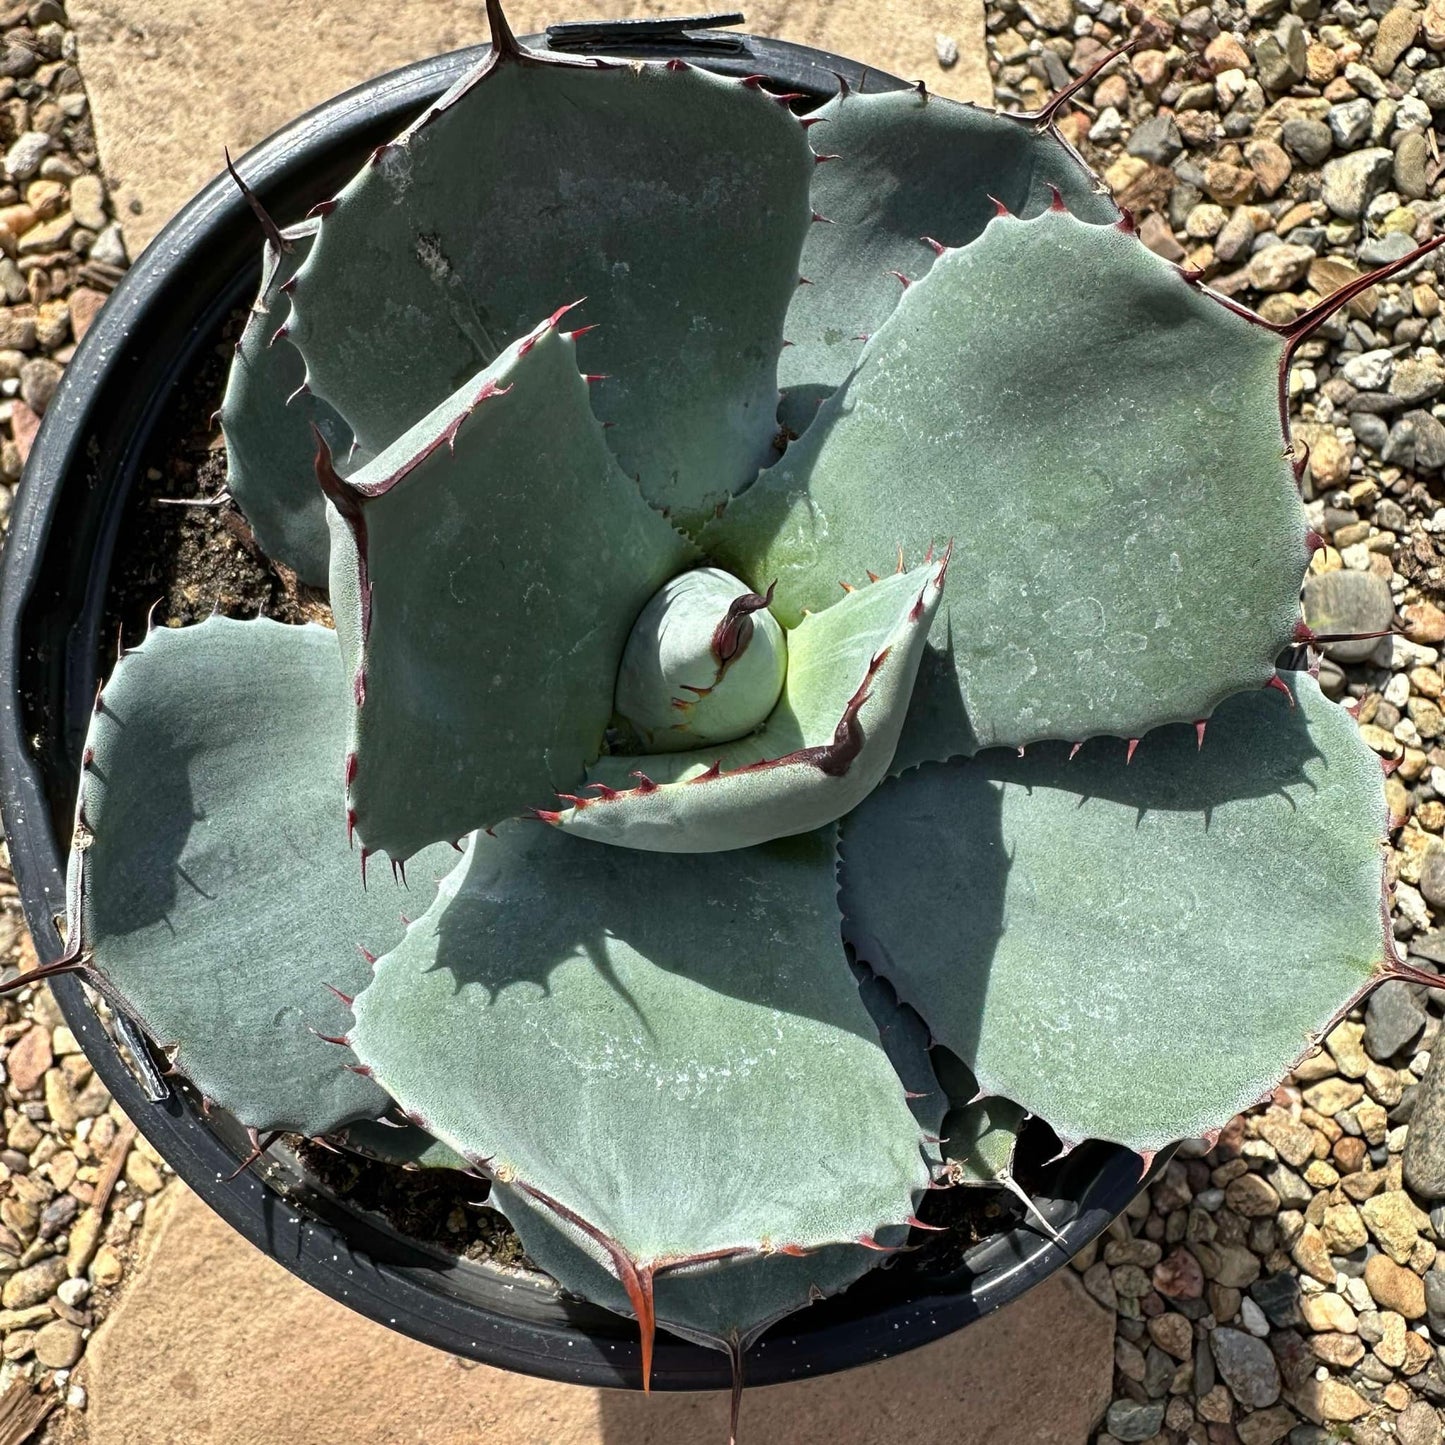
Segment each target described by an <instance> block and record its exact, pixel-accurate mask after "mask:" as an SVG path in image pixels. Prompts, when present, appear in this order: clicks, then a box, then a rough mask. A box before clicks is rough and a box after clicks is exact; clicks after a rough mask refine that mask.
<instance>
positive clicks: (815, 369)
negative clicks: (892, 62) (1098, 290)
mask: <svg viewBox="0 0 1445 1445" xmlns="http://www.w3.org/2000/svg"><path fill="white" fill-rule="evenodd" d="M814 114H815V115H816V116H817V117H818V120H819V128H818V129H817V130H816V131H814V132H813V134H814V135H815V136H816V137H818V139H819V144H820V147H821V149H823V150H825V151H828V152H833V153H836V154H837V157H838V159H837V160H836V161H833V162H830V163H829V164H828V165H826V166H821V167H820V168H819V170H818V175H817V177H816V179H815V180H814V182H813V206H814V209H815V210H816V211H818V213H819V214H821V215H823V216H825V217H827V222H828V223H827V224H819V225H816V226H813V227H812V228H811V229H810V230H809V232H808V238H807V240H806V242H805V243H804V245H803V259H802V271H803V275H804V276H806V277H807V278H808V280H809V281H810V282H811V283H812V284H811V285H809V286H800V287H798V290H797V293H796V294H795V295H794V297H793V304H792V306H791V307H790V308H789V309H788V320H787V326H786V330H787V335H788V340H789V341H790V342H791V343H792V345H791V346H789V347H788V348H787V350H785V351H784V352H783V354H782V356H781V357H780V358H779V360H778V379H779V381H780V383H781V384H782V386H783V387H784V388H785V389H787V391H788V397H787V402H786V405H785V408H784V413H783V415H784V420H785V421H787V422H788V423H789V425H790V428H791V429H792V430H794V431H799V432H801V431H802V430H803V429H804V427H805V426H806V425H807V424H808V423H809V422H810V421H811V420H812V418H813V415H814V413H815V412H816V409H817V404H818V402H819V401H821V400H822V398H823V397H824V396H825V395H827V393H828V392H830V391H831V390H832V389H833V388H835V387H837V386H840V385H841V384H842V383H843V382H844V381H845V380H846V379H847V377H848V374H849V373H850V372H851V371H852V370H853V367H854V366H855V365H856V364H857V361H858V357H859V353H860V352H861V351H862V349H863V342H864V340H865V339H866V338H867V337H868V336H871V335H872V334H873V332H875V331H877V330H878V328H879V327H880V326H881V325H882V324H883V323H884V322H885V321H886V320H887V319H888V317H889V316H890V315H891V314H892V312H893V309H894V307H895V306H896V305H897V304H898V300H899V298H900V297H901V296H902V294H903V288H902V285H901V283H900V282H899V279H898V277H899V275H902V276H906V277H907V278H909V279H910V280H915V281H916V280H917V279H918V278H919V277H920V276H922V275H923V274H924V273H925V272H926V271H927V270H928V268H929V266H930V265H932V263H933V259H934V255H935V252H934V249H933V247H932V246H930V245H929V241H934V242H937V243H939V244H941V245H944V246H966V245H968V244H969V242H970V241H974V240H976V239H977V238H978V237H979V236H980V235H981V234H982V233H983V229H984V227H985V226H987V225H988V223H989V222H990V221H991V220H992V219H993V217H994V216H995V215H996V214H997V210H998V206H999V205H1003V206H1005V207H1006V208H1007V209H1008V210H1009V211H1011V212H1012V213H1013V214H1014V215H1016V216H1036V215H1038V214H1039V213H1040V212H1041V211H1044V210H1046V209H1047V208H1048V207H1049V206H1050V205H1051V204H1052V200H1053V193H1054V190H1055V188H1057V190H1058V192H1059V194H1060V196H1061V197H1062V198H1063V200H1064V202H1065V204H1067V205H1068V207H1069V209H1070V210H1071V211H1073V213H1074V214H1075V215H1076V216H1078V217H1079V218H1080V219H1081V220H1084V221H1095V222H1101V223H1107V222H1110V221H1117V220H1118V219H1119V211H1118V209H1117V207H1116V206H1115V205H1114V203H1113V201H1111V200H1110V199H1109V197H1108V196H1107V194H1105V193H1104V191H1103V188H1102V187H1101V186H1100V184H1099V182H1098V181H1097V180H1096V179H1095V177H1094V176H1092V175H1091V174H1090V173H1089V171H1088V169H1087V167H1086V166H1085V165H1084V163H1083V162H1082V161H1081V160H1080V159H1079V157H1078V156H1077V155H1076V154H1075V153H1074V152H1073V151H1072V150H1071V149H1070V148H1069V146H1068V145H1067V144H1066V143H1065V142H1064V140H1063V139H1062V137H1061V136H1060V135H1059V133H1058V132H1057V131H1056V130H1054V129H1052V128H1049V129H1047V130H1042V131H1041V130H1039V129H1038V128H1037V127H1036V126H1033V125H1030V124H1028V123H1027V122H1024V121H1021V120H1019V119H1018V118H1017V117H1015V116H1006V115H999V114H997V113H996V112H994V111H990V110H983V109H980V108H979V107H977V106H972V105H960V104H958V103H957V102H956V101H951V100H945V99H942V98H941V97H939V96H935V95H922V94H920V93H919V92H917V91H914V90H905V91H890V92H887V93H884V94H878V95H860V94H856V93H853V92H847V93H844V94H843V95H841V96H838V97H836V98H835V99H833V100H831V101H829V102H828V104H827V105H825V106H823V107H822V108H821V109H820V110H818V111H815V112H814ZM925 238H927V239H925Z"/></svg>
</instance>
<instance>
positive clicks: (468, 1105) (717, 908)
mask: <svg viewBox="0 0 1445 1445" xmlns="http://www.w3.org/2000/svg"><path fill="white" fill-rule="evenodd" d="M836 891H837V886H836V880H835V872H834V847H833V837H832V830H828V831H826V832H823V833H818V834H810V835H807V836H805V837H801V838H795V839H789V840H787V841H786V842H782V843H776V844H771V845H768V846H767V847H764V848H755V849H745V850H734V851H732V852H728V853H724V854H719V855H717V856H716V857H711V858H700V857H695V856H690V855H682V854H661V855H659V854H649V853H642V852H638V851H634V850H630V849H622V848H598V847H594V846H592V845H591V844H589V843H586V842H584V841H582V840H579V839H576V838H572V837H569V836H567V835H566V834H565V833H561V832H558V831H556V830H553V829H549V828H543V827H539V826H538V825H537V824H535V823H528V822H520V821H518V822H509V823H505V824H503V825H501V826H500V827H498V828H497V829H496V836H495V837H489V836H487V835H485V834H480V835H477V836H476V837H474V838H473V840H472V842H471V844H470V845H469V849H468V853H467V857H466V859H465V861H464V862H463V863H462V864H461V865H459V866H458V868H457V869H456V871H455V872H454V873H453V874H452V875H451V876H450V877H449V878H448V879H447V880H446V881H445V882H444V884H443V885H442V891H441V894H440V895H439V897H438V900H437V903H436V904H435V905H434V906H433V908H432V909H431V910H430V911H429V912H428V913H427V914H426V915H425V916H423V917H422V918H420V919H419V920H418V921H417V922H416V923H415V924H413V925H412V927H411V928H410V929H409V930H408V933H407V936H406V938H405V939H404V940H403V941H402V943H401V944H400V945H399V946H398V947H397V948H396V949H395V950H394V951H393V952H392V953H390V954H388V955H387V956H386V957H385V958H383V959H382V960H381V961H380V962H379V963H378V965H377V968H376V973H375V977H374V979H373V981H372V982H371V984H370V985H369V986H368V987H367V988H366V990H365V991H364V992H363V993H361V994H360V995H359V996H358V997H357V999H356V1004H355V1011H356V1020H355V1024H354V1027H353V1029H352V1034H351V1037H352V1043H353V1047H354V1048H355V1049H356V1050H357V1053H358V1055H359V1056H360V1057H361V1058H362V1060H363V1061H364V1062H365V1063H366V1064H367V1065H368V1066H369V1067H370V1068H371V1070H372V1072H373V1075H374V1077H375V1078H376V1080H377V1082H378V1083H380V1084H381V1085H382V1086H383V1087H384V1088H386V1089H387V1091H388V1092H389V1093H391V1094H392V1095H393V1097H395V1098H396V1099H397V1101H398V1102H399V1103H400V1104H401V1105H402V1107H403V1108H404V1109H405V1110H406V1111H407V1112H408V1114H409V1115H412V1116H414V1117H415V1118H417V1119H419V1120H420V1121H421V1123H422V1124H423V1125H424V1127H425V1128H427V1130H428V1131H429V1132H431V1133H432V1134H434V1135H435V1136H436V1137H437V1138H439V1139H441V1140H442V1141H444V1142H445V1143H447V1144H448V1145H450V1146H451V1147H452V1148H453V1149H455V1150H456V1151H457V1152H458V1153H459V1154H461V1155H462V1156H463V1157H465V1158H467V1159H470V1160H472V1161H474V1162H475V1163H476V1164H477V1165H478V1166H479V1167H482V1168H484V1169H485V1170H486V1172H488V1173H489V1174H490V1175H492V1176H493V1177H494V1178H495V1179H496V1180H498V1181H499V1183H500V1184H501V1185H503V1186H505V1187H506V1188H507V1189H509V1190H510V1191H511V1192H512V1195H517V1194H521V1195H525V1196H526V1199H527V1201H528V1203H529V1206H533V1207H535V1208H540V1209H542V1210H543V1211H545V1212H546V1213H547V1214H548V1215H549V1216H551V1217H552V1219H553V1222H554V1226H555V1227H556V1228H557V1229H560V1230H562V1232H563V1233H564V1234H566V1235H568V1236H569V1237H570V1238H572V1239H573V1241H574V1244H575V1241H576V1240H577V1239H579V1238H583V1237H585V1238H586V1239H587V1240H589V1241H590V1245H589V1247H588V1250H587V1251H584V1252H587V1253H590V1254H591V1256H592V1257H593V1258H594V1259H601V1260H603V1261H605V1262H606V1265H607V1267H608V1269H609V1270H610V1272H611V1274H612V1276H613V1278H614V1279H615V1280H617V1281H618V1283H619V1284H620V1285H621V1286H622V1289H623V1291H624V1292H625V1293H626V1295H627V1297H628V1300H629V1301H630V1303H631V1305H632V1307H633V1309H634V1312H635V1313H638V1315H639V1318H641V1319H642V1321H643V1324H644V1327H648V1326H649V1323H650V1320H649V1316H650V1315H651V1312H652V1309H653V1304H652V1303H651V1301H652V1299H653V1295H652V1294H650V1293H648V1294H646V1296H645V1298H644V1295H643V1294H641V1293H639V1291H640V1290H643V1288H644V1285H645V1286H646V1288H647V1289H648V1290H650V1289H651V1283H652V1281H653V1280H654V1279H658V1280H660V1279H661V1278H662V1277H664V1276H666V1275H667V1274H670V1273H672V1272H673V1271H675V1270H681V1269H693V1268H701V1267H702V1266H704V1265H713V1264H718V1263H720V1262H721V1261H723V1260H730V1261H733V1262H734V1263H737V1262H741V1261H743V1260H744V1259H751V1258H755V1257H756V1256H758V1255H767V1254H770V1253H776V1252H778V1251H782V1252H784V1254H785V1255H786V1254H787V1253H789V1252H792V1251H795V1250H798V1249H802V1250H809V1251H811V1250H816V1249H820V1248H822V1247H824V1246H827V1245H841V1246H847V1247H848V1248H850V1249H855V1250H857V1251H858V1253H859V1254H862V1253H865V1252H866V1251H865V1249H864V1245H867V1244H871V1243H874V1242H876V1240H875V1236H876V1235H877V1233H878V1231H879V1230H880V1229H881V1230H885V1231H886V1230H889V1229H890V1228H896V1227H902V1226H903V1225H905V1224H906V1223H907V1220H908V1217H909V1215H910V1213H911V1212H912V1209H913V1207H914V1201H915V1198H916V1196H917V1195H918V1193H919V1191H921V1190H922V1189H923V1188H924V1187H925V1186H926V1185H927V1183H928V1181H929V1175H930V1168H929V1155H928V1152H927V1151H928V1148H929V1146H928V1143H927V1140H926V1139H925V1137H924V1130H923V1129H922V1128H921V1127H920V1124H919V1122H918V1120H917V1118H915V1116H914V1114H913V1113H912V1112H911V1110H910V1108H909V1101H908V1100H907V1098H906V1097H905V1092H904V1089H905V1086H904V1084H903V1083H902V1082H901V1081H900V1078H899V1075H898V1073H897V1072H896V1071H895V1068H894V1066H893V1064H892V1063H891V1062H890V1059H889V1055H888V1052H887V1051H886V1050H885V1048H884V1047H883V1046H882V1044H881V1043H880V1040H879V1033H878V1027H877V1025H876V1024H875V1022H874V1020H873V1018H872V1017H871V1016H870V1014H869V1012H868V1009H867V1007H866V1006H865V1005H864V1003H863V1002H862V1000H861V999H860V996H859V991H858V987H857V984H856V982H855V980H854V977H853V974H852V971H851V969H850V967H849V965H848V962H847V959H846V955H845V953H844V950H843V947H842V942H841V939H840V937H839V931H838V916H837V904H836ZM659 899H665V900H666V902H667V906H666V907H665V908H664V907H659V906H657V900H659ZM744 1180H745V1181H746V1185H745V1187H740V1181H744ZM506 1197H507V1196H505V1195H503V1196H500V1198H501V1200H502V1201H503V1202H504V1201H505V1198H506ZM504 1207H505V1202H504ZM524 1217H525V1216H524V1215H522V1214H518V1220H519V1222H520V1221H522V1220H523V1219H524ZM519 1227H520V1228H521V1229H522V1230H523V1236H524V1242H526V1243H527V1244H528V1245H529V1248H530V1247H531V1246H532V1245H533V1244H536V1243H537V1233H536V1231H533V1230H529V1229H528V1227H527V1225H526V1224H525V1223H519ZM537 1247H538V1251H539V1253H541V1254H546V1251H547V1246H546V1245H545V1243H542V1244H538V1246H537ZM860 1268H861V1266H860ZM559 1269H560V1270H561V1272H563V1273H564V1274H565V1273H566V1270H565V1269H561V1267H560V1266H559ZM582 1287H583V1288H584V1289H586V1290H587V1292H588V1293H589V1294H591V1295H592V1296H593V1297H596V1296H597V1295H598V1294H599V1293H604V1292H603V1291H599V1290H595V1289H593V1288H592V1287H590V1286H587V1285H585V1284H584V1285H583V1286H582ZM681 1297H682V1298H684V1299H686V1298H687V1297H688V1296H687V1295H686V1294H684V1295H683V1296H681ZM752 1298H753V1306H752V1308H753V1311H754V1313H753V1315H752V1316H751V1317H745V1314H744V1313H735V1315H734V1318H733V1321H732V1323H733V1325H735V1326H736V1328H737V1329H738V1331H739V1332H740V1333H741V1334H744V1335H746V1334H748V1333H750V1332H751V1331H753V1330H754V1329H756V1328H758V1327H760V1326H761V1325H762V1324H763V1323H766V1321H767V1319H769V1318H771V1317H772V1316H773V1312H774V1309H775V1307H776V1303H777V1301H776V1297H775V1296H774V1295H773V1294H772V1293H771V1292H770V1291H767V1290H764V1291H762V1292H760V1293H758V1294H756V1295H755V1296H753V1297H752ZM639 1301H641V1304H640V1306H639ZM601 1302H602V1303H604V1304H606V1303H608V1302H609V1301H608V1299H603V1300H602V1301H601ZM656 1302H657V1308H658V1309H659V1310H660V1309H661V1307H662V1296H661V1295H658V1296H657V1297H656ZM744 1303H745V1301H744ZM730 1308H734V1309H735V1310H736V1311H742V1310H743V1308H744V1305H743V1304H738V1305H736V1306H730ZM696 1309H697V1311H698V1313H697V1314H696V1315H695V1316H694V1318H693V1319H692V1325H697V1324H698V1322H699V1319H700V1318H701V1317H702V1314H703V1313H704V1312H705V1311H704V1310H703V1307H702V1306H701V1305H699V1306H697V1307H696ZM657 1318H658V1320H659V1322H661V1323H664V1324H667V1323H670V1322H671V1321H670V1320H669V1318H668V1317H665V1316H663V1315H662V1314H660V1313H659V1314H658V1316H657ZM676 1323H677V1324H678V1326H679V1327H680V1328H683V1327H688V1320H687V1319H686V1318H682V1317H679V1319H678V1320H677V1321H676Z"/></svg>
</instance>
